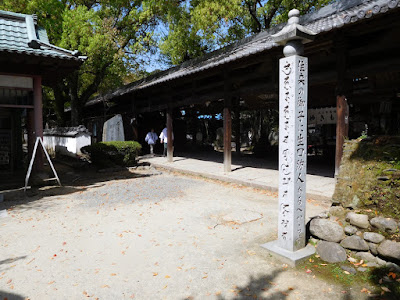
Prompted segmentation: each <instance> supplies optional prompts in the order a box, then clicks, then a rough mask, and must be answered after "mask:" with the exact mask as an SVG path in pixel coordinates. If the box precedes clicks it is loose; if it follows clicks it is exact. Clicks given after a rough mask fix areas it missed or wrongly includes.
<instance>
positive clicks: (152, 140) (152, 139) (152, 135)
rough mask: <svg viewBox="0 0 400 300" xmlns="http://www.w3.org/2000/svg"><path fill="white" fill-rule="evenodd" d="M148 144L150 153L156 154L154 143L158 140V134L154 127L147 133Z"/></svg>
mask: <svg viewBox="0 0 400 300" xmlns="http://www.w3.org/2000/svg"><path fill="white" fill-rule="evenodd" d="M144 140H145V141H146V142H147V144H149V146H150V154H154V144H155V143H156V142H157V140H158V136H157V134H156V133H155V132H154V129H153V128H152V129H151V131H150V132H148V133H147V135H146V138H145V139H144Z"/></svg>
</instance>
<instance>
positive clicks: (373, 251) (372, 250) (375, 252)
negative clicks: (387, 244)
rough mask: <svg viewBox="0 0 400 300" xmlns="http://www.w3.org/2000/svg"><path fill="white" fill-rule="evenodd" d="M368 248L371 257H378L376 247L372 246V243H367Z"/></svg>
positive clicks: (375, 245)
mask: <svg viewBox="0 0 400 300" xmlns="http://www.w3.org/2000/svg"><path fill="white" fill-rule="evenodd" d="M368 246H369V251H371V253H372V254H373V255H378V245H377V244H374V243H368Z"/></svg>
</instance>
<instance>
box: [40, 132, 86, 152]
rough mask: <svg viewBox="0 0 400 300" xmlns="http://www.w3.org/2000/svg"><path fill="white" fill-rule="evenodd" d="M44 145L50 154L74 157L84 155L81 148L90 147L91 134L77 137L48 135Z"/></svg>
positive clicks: (45, 137)
mask: <svg viewBox="0 0 400 300" xmlns="http://www.w3.org/2000/svg"><path fill="white" fill-rule="evenodd" d="M43 143H44V146H45V147H46V149H47V151H48V152H49V153H53V154H54V153H55V152H59V153H61V154H64V155H69V156H73V157H74V156H76V155H79V154H82V153H81V148H82V147H84V146H87V145H90V144H91V139H90V135H89V134H82V133H81V134H78V135H77V136H76V137H69V136H52V135H46V136H44V137H43Z"/></svg>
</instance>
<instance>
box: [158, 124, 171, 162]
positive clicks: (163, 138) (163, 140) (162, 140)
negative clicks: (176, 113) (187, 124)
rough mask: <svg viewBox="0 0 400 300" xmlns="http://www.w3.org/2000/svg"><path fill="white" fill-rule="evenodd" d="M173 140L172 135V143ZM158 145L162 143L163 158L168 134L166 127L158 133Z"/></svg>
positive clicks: (166, 148) (165, 152) (166, 147)
mask: <svg viewBox="0 0 400 300" xmlns="http://www.w3.org/2000/svg"><path fill="white" fill-rule="evenodd" d="M173 140H174V133H172V141H173ZM160 143H164V152H163V156H165V155H166V154H167V151H168V132H167V127H165V128H164V129H163V130H162V131H161V133H160Z"/></svg>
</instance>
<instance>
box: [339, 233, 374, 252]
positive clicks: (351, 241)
mask: <svg viewBox="0 0 400 300" xmlns="http://www.w3.org/2000/svg"><path fill="white" fill-rule="evenodd" d="M340 245H341V246H342V247H344V248H346V249H351V250H359V251H368V250H369V247H368V244H367V242H366V241H364V240H363V239H362V238H360V237H359V236H356V235H352V236H348V237H346V238H344V240H343V241H341V243H340Z"/></svg>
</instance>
